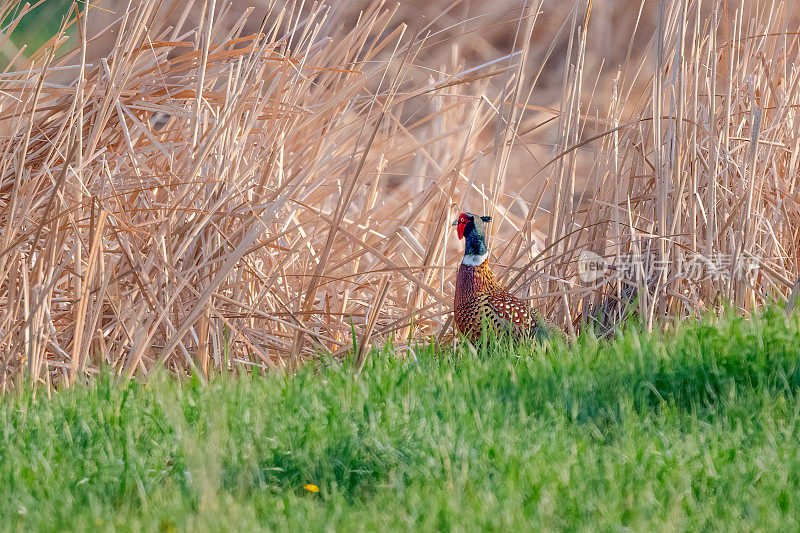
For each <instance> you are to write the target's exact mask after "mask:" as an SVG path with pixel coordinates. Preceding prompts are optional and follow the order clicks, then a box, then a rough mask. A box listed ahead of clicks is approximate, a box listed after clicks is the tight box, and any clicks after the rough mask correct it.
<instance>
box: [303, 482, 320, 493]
mask: <svg viewBox="0 0 800 533" xmlns="http://www.w3.org/2000/svg"><path fill="white" fill-rule="evenodd" d="M303 488H304V489H306V490H307V491H308V492H319V487H317V486H316V485H312V484H310V483H306V484H305V485H303Z"/></svg>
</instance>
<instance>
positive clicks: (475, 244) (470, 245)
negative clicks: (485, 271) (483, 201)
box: [453, 213, 492, 266]
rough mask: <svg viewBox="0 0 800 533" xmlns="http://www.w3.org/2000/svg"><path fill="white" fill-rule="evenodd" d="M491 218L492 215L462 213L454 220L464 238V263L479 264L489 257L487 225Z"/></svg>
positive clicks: (460, 236) (459, 234)
mask: <svg viewBox="0 0 800 533" xmlns="http://www.w3.org/2000/svg"><path fill="white" fill-rule="evenodd" d="M491 220H492V217H488V216H483V217H482V216H478V215H473V214H472V213H461V215H459V217H458V220H456V221H455V222H453V225H454V226H457V231H458V238H459V239H464V259H463V260H462V261H461V263H462V264H464V265H468V266H478V265H481V264H482V263H483V262H484V261H486V258H487V257H489V248H488V247H487V246H486V226H487V224H489V222H491Z"/></svg>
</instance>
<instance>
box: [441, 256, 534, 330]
mask: <svg viewBox="0 0 800 533" xmlns="http://www.w3.org/2000/svg"><path fill="white" fill-rule="evenodd" d="M453 311H454V315H455V321H456V328H457V329H458V331H460V332H461V333H463V334H464V335H466V336H467V337H469V338H470V339H471V340H473V341H475V340H477V339H478V338H479V337H480V335H481V332H482V328H483V326H482V322H483V321H484V320H485V321H486V325H487V326H488V327H492V328H494V329H495V330H504V329H510V330H511V332H512V333H513V334H514V335H515V336H522V335H527V334H529V333H530V332H531V330H532V328H534V327H535V326H536V322H535V320H534V319H533V316H532V313H531V311H530V309H529V308H528V306H527V305H526V304H525V302H523V301H522V300H520V299H519V298H515V297H514V296H512V295H511V294H509V293H508V291H506V290H505V289H504V288H503V287H502V286H501V285H500V284H499V283H498V282H497V280H496V279H495V277H494V275H493V274H492V270H491V269H490V268H489V261H488V260H487V261H484V262H483V263H482V264H481V265H479V266H469V265H465V264H463V263H462V264H461V266H460V267H459V269H458V276H457V278H456V294H455V302H454V306H453Z"/></svg>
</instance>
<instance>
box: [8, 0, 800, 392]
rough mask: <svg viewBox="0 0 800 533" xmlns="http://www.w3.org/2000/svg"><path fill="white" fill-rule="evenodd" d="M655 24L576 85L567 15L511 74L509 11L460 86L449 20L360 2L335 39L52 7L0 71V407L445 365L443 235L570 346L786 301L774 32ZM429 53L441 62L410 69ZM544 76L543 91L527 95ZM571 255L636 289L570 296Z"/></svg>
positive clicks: (281, 13)
mask: <svg viewBox="0 0 800 533" xmlns="http://www.w3.org/2000/svg"><path fill="white" fill-rule="evenodd" d="M453 4H454V5H457V4H459V2H454V3H453ZM665 4H669V5H668V6H665V7H664V9H663V10H661V11H660V12H659V13H658V16H657V20H656V27H655V31H654V32H653V34H652V38H651V40H650V42H649V43H647V44H646V45H645V47H646V50H647V53H643V54H631V53H630V49H629V50H628V53H627V54H626V55H625V58H626V59H625V62H624V63H623V64H622V66H621V67H620V68H619V70H611V71H610V74H609V68H608V67H607V66H606V67H604V68H603V69H601V71H602V77H601V72H598V71H590V70H589V69H588V68H587V66H586V65H587V50H590V49H591V47H592V43H591V42H588V38H587V35H589V34H590V33H589V32H587V31H586V29H587V27H590V26H591V24H592V21H593V17H596V15H595V14H593V13H592V11H591V8H590V9H581V7H580V6H576V7H575V8H574V9H573V10H572V11H571V12H569V13H567V14H566V16H565V18H564V19H563V20H562V21H561V27H560V30H559V32H558V34H557V36H556V37H554V41H553V43H554V44H553V45H552V46H550V47H549V48H548V49H546V50H545V52H544V53H542V51H541V50H536V53H535V54H534V51H533V49H532V44H531V43H532V42H535V40H534V39H533V38H532V37H533V36H534V34H535V32H536V31H537V24H539V23H540V22H541V21H540V17H543V16H545V15H543V14H541V13H542V12H541V10H540V7H542V6H540V5H538V4H536V3H533V4H532V5H529V6H526V7H525V8H524V9H517V10H516V11H513V10H508V11H507V12H508V13H509V14H510V15H509V16H507V17H505V18H504V20H503V22H502V23H503V24H504V28H505V29H506V32H507V34H508V35H509V36H510V37H509V38H508V42H509V43H510V44H509V48H508V49H507V50H505V51H503V52H499V51H497V50H495V51H494V52H496V53H495V54H494V56H493V57H490V58H484V59H485V60H484V61H481V62H478V63H477V64H475V62H474V61H473V62H472V63H471V64H470V65H469V66H465V65H463V64H462V62H460V60H459V57H458V53H457V52H458V49H459V48H458V46H454V43H455V44H456V45H457V44H458V42H459V39H460V38H461V39H469V35H470V34H471V33H472V31H464V32H458V31H456V32H453V28H454V27H455V26H457V25H460V24H462V23H461V22H458V21H456V22H447V24H446V27H445V28H444V29H442V28H441V25H442V24H443V22H442V20H443V19H442V20H439V19H437V18H434V19H432V20H428V21H423V22H421V23H417V24H415V25H408V26H407V25H405V24H403V23H402V22H400V21H399V20H398V18H397V16H396V13H394V10H395V9H396V8H392V7H389V8H387V7H386V6H384V5H375V4H373V5H371V6H369V7H368V8H367V9H365V10H364V11H363V12H361V13H360V14H359V15H358V16H357V17H352V22H350V19H346V20H348V25H347V26H346V29H344V30H343V29H342V28H341V24H333V23H332V21H338V22H339V23H341V21H342V20H343V19H342V18H341V17H333V15H332V13H331V12H330V11H329V10H328V9H327V8H326V7H325V6H323V5H313V6H311V7H309V6H302V5H301V4H300V3H299V2H298V3H297V4H294V3H291V2H289V3H284V2H271V3H270V5H269V6H268V7H267V9H266V13H264V12H263V11H259V12H253V11H252V10H244V11H241V10H235V9H232V8H231V5H232V4H229V3H224V2H214V1H213V0H209V1H183V2H177V1H172V2H159V1H155V0H143V1H142V2H133V3H131V4H130V5H129V6H128V5H123V6H121V7H120V8H119V9H118V10H117V11H116V15H115V18H114V20H112V21H111V25H109V26H105V27H96V25H95V24H92V20H93V16H95V13H96V8H90V9H89V11H88V13H87V12H85V11H83V10H82V7H80V9H78V10H76V9H75V7H73V9H72V10H71V12H70V14H69V16H68V17H67V18H66V19H65V24H64V28H63V29H62V32H61V33H59V34H58V35H56V36H55V37H53V39H51V40H50V41H49V42H48V43H47V44H46V45H45V46H44V47H43V48H42V49H40V50H39V51H37V52H35V53H33V54H32V55H31V56H30V58H28V59H25V58H23V57H22V56H20V57H19V58H17V60H16V61H14V62H12V66H10V67H9V68H7V69H6V71H5V72H4V73H2V74H1V75H0V153H2V159H0V209H1V210H0V226H2V228H3V237H2V248H1V249H0V309H2V313H0V388H2V390H8V389H9V388H10V387H13V386H14V385H15V384H16V383H18V382H19V381H20V380H21V379H24V378H25V377H28V378H30V379H32V380H35V381H37V382H41V383H44V384H45V385H47V386H48V387H49V386H51V385H57V384H62V385H69V384H72V383H74V382H75V381H79V380H83V379H86V378H87V377H89V376H91V375H92V374H94V373H96V372H98V370H99V368H100V367H102V366H110V367H112V368H113V369H114V370H115V371H116V372H118V373H119V374H120V375H121V376H126V377H132V376H137V375H138V376H146V375H147V374H148V373H149V372H150V371H151V370H152V369H153V368H155V367H158V366H160V365H166V366H167V367H168V368H169V369H171V370H172V371H174V372H175V373H177V374H184V373H187V372H196V373H197V374H198V375H200V376H204V375H207V374H208V372H209V371H211V370H215V369H216V370H232V371H242V370H244V369H258V370H259V371H269V370H283V369H289V370H291V369H292V368H296V367H297V366H298V365H300V364H302V363H303V362H304V361H307V360H309V359H313V358H316V357H320V356H321V355H322V356H326V357H330V356H331V355H332V356H333V357H340V356H342V355H344V354H346V353H347V352H348V351H350V350H352V349H353V347H354V345H355V346H356V348H357V350H360V351H361V356H362V357H363V355H364V350H365V349H366V347H367V346H369V344H370V342H374V341H376V340H378V341H381V342H382V341H384V340H385V339H387V338H389V337H392V338H394V339H395V342H394V344H395V346H396V347H397V350H398V353H401V354H402V353H408V352H409V351H410V350H411V346H413V345H412V344H409V347H408V348H407V349H402V348H401V346H402V345H404V344H405V343H406V342H409V343H410V342H411V341H417V340H424V339H430V338H436V339H438V340H439V341H443V340H446V339H448V338H451V335H452V329H451V328H450V323H451V320H450V308H451V301H452V300H451V299H452V291H453V273H454V270H455V267H456V266H457V264H458V261H459V248H458V243H457V242H455V238H454V236H453V234H452V232H451V231H450V224H449V223H450V222H451V220H452V218H453V217H454V216H455V215H456V214H457V213H458V212H459V211H460V210H470V211H473V212H479V211H480V212H483V213H486V214H491V215H493V216H494V222H493V225H492V243H493V248H494V250H495V253H494V256H493V258H492V260H493V261H494V262H495V263H496V264H497V267H496V272H497V273H499V274H500V275H501V279H502V281H503V282H504V283H507V284H509V285H510V286H511V287H512V288H513V289H514V291H515V292H516V293H517V294H518V295H520V296H526V297H530V298H531V299H532V305H534V306H535V307H536V308H537V310H538V311H540V312H541V313H543V314H544V315H546V316H547V317H548V318H549V319H550V320H551V321H552V322H553V323H554V324H557V325H559V326H561V327H563V328H564V329H565V330H567V331H568V332H570V333H571V334H574V333H576V332H577V331H578V330H579V329H580V327H581V326H582V325H583V324H586V323H587V322H588V323H591V321H592V320H594V319H597V315H598V313H597V310H598V309H611V310H613V309H616V311H609V313H611V312H614V313H617V314H620V313H621V312H620V311H619V309H620V308H621V306H619V305H612V303H613V301H614V299H615V298H619V297H620V295H626V296H625V297H626V299H627V300H630V302H632V305H633V306H635V308H636V310H637V311H638V312H639V314H640V315H641V316H642V317H643V318H644V319H645V321H646V323H647V324H648V325H649V326H651V327H652V326H653V325H654V324H658V323H662V322H663V320H664V319H666V318H668V317H686V316H691V315H694V314H696V313H698V312H702V311H705V310H708V309H715V308H716V306H718V305H719V303H720V302H723V301H727V300H732V301H734V302H735V303H736V305H737V306H738V307H739V308H740V309H741V310H742V311H744V312H748V311H750V310H752V309H753V308H754V307H756V306H758V305H760V304H761V303H762V302H764V301H766V300H768V299H771V298H785V297H786V294H787V293H788V289H789V288H790V287H791V286H792V284H793V282H794V278H795V276H796V272H797V259H798V250H797V230H798V227H800V209H798V199H797V198H796V195H795V185H796V179H797V168H798V154H799V153H800V148H798V143H799V142H800V135H799V133H800V126H798V117H797V116H796V113H797V109H798V104H800V99H799V98H798V89H797V86H798V77H799V76H800V68H799V67H800V65H798V36H797V35H796V33H794V32H793V31H791V28H792V26H791V25H790V21H791V20H792V17H794V16H795V15H796V13H794V12H793V11H791V8H787V7H786V6H785V4H780V5H774V4H771V3H768V2H755V1H753V2H751V3H745V4H747V5H746V6H745V7H744V8H741V9H739V10H737V11H734V10H731V11H730V12H729V11H728V10H727V9H726V8H727V4H720V5H719V6H716V5H715V6H711V7H712V8H711V9H709V8H708V6H703V5H700V6H699V7H698V6H697V5H696V4H695V3H685V2H672V3H665ZM79 6H80V5H79ZM18 7H19V6H18V5H17V3H16V2H9V1H7V2H6V3H5V4H4V5H2V6H0V8H2V9H5V13H4V15H5V16H6V18H8V14H9V13H15V12H16V11H15V9H17V8H18ZM545 7H546V6H545ZM585 7H586V6H584V8H585ZM594 9H598V8H597V7H595V8H594ZM23 12H24V8H23ZM545 12H546V9H545ZM334 13H336V12H334ZM453 13H455V11H453V10H452V9H449V10H443V15H442V16H443V17H445V15H446V16H449V17H452V16H453ZM190 15H191V16H190ZM105 16H108V15H107V14H106V15H105ZM11 18H13V17H11ZM195 20H196V23H195V22H193V21H195ZM187 21H192V22H191V23H189V22H187ZM254 21H255V23H254ZM637 21H638V19H637ZM480 23H481V18H480V17H478V18H476V19H475V20H472V21H469V24H472V25H473V26H474V25H475V24H480ZM463 24H465V25H466V24H467V22H464V23H463ZM636 24H638V22H637V23H636ZM13 27H14V22H12V23H11V25H10V26H8V27H6V28H3V38H8V37H9V36H13V29H14V28H13ZM254 28H255V29H254ZM68 29H69V31H71V35H72V36H73V37H71V38H69V39H68V38H67V37H66V34H65V33H64V32H65V31H67V30H68ZM245 30H246V31H245ZM445 30H447V31H449V32H450V33H451V34H452V33H455V35H450V34H448V37H447V38H443V37H442V35H444V34H445V33H447V32H446V31H445ZM628 31H629V32H630V35H631V36H632V37H631V40H630V42H631V43H633V42H639V41H640V40H641V33H642V31H641V29H640V28H638V27H632V28H628ZM459 35H462V37H459ZM634 36H637V37H636V38H637V39H638V40H639V41H634ZM109 38H112V39H113V41H114V45H113V46H112V47H110V52H109V53H108V54H107V55H101V56H100V57H97V56H96V54H94V53H93V49H92V46H93V44H94V43H97V42H100V41H101V40H102V39H109ZM558 39H560V40H559V41H557V40H558ZM556 42H563V43H566V47H562V46H556V45H555V43H556ZM17 45H19V43H17ZM431 46H436V47H447V48H448V49H449V50H451V60H450V62H449V63H447V64H435V65H432V64H427V63H426V59H425V58H429V57H431V55H430V50H429V47H431ZM638 46H639V45H637V47H638ZM22 52H24V49H23V50H22ZM559 54H560V55H559ZM436 57H437V58H441V57H442V55H441V54H439V55H437V56H436ZM592 57H594V58H595V59H596V57H597V52H596V51H595V52H594V54H593V55H592ZM553 62H559V63H560V64H561V65H562V68H560V69H557V72H560V73H561V74H562V75H561V79H560V81H561V88H560V90H559V91H557V92H556V93H555V94H556V97H555V99H554V98H553V97H552V96H551V97H548V98H549V100H546V101H540V100H537V87H538V86H539V84H540V78H541V76H542V73H543V72H545V73H547V72H550V71H549V70H548V69H549V68H550V65H552V64H553ZM591 63H592V65H595V66H597V65H598V62H597V61H592V62H591ZM601 66H602V65H601ZM593 68H594V67H593ZM596 68H597V69H600V66H597V67H596ZM598 82H600V85H601V86H602V87H601V89H598ZM547 86H548V90H547V92H548V93H552V92H553V91H552V87H553V83H552V80H550V82H549V83H548V84H547ZM609 87H610V88H609ZM634 87H636V88H637V90H635V91H634V90H633V88H634ZM642 87H644V88H645V92H642V90H641V88H642ZM598 90H600V92H602V94H598V93H597V91H598ZM606 93H608V94H606ZM653 117H656V118H657V120H653ZM643 249H646V250H648V254H647V255H648V256H649V255H652V256H653V259H654V261H640V259H641V257H642V255H643V254H642V253H641V252H642V250H643ZM585 250H592V251H594V252H596V253H598V254H599V255H601V256H603V257H606V258H607V259H608V261H609V263H614V264H615V265H617V266H619V265H620V264H621V263H622V262H624V261H628V260H629V259H630V258H634V259H636V261H635V268H633V269H632V272H633V273H634V274H633V275H632V276H627V277H626V276H615V275H611V274H608V275H606V276H605V277H602V278H600V279H599V280H596V282H594V283H590V284H587V283H582V282H581V281H580V280H579V278H578V276H577V272H578V257H579V256H580V254H581V252H583V251H585ZM720 258H724V259H725V261H724V262H723V263H724V264H723V266H722V267H719V264H720ZM687 261H694V262H697V261H700V262H701V263H702V262H703V261H705V263H703V264H705V265H707V266H708V265H711V266H712V267H714V266H715V265H716V267H715V268H716V269H714V268H706V269H700V274H701V275H698V274H697V272H698V269H696V268H695V269H694V270H693V271H691V272H690V271H689V270H687V269H686V268H685V264H686V262H687ZM743 261H744V263H746V264H747V265H752V264H753V262H755V263H756V264H757V266H758V268H751V269H744V270H743V269H742V268H740V267H741V265H742V264H744V263H743ZM645 263H646V264H648V265H649V264H653V263H655V264H658V265H661V266H662V268H660V270H659V272H658V276H656V278H657V279H656V280H655V282H653V279H654V278H653V276H652V272H649V271H646V270H647V269H645V268H642V267H641V265H645ZM637 265H639V266H637ZM717 267H718V268H717ZM726 268H727V270H725V269H726ZM617 271H618V270H609V272H610V273H613V272H617ZM687 272H688V274H687ZM743 272H744V273H743ZM726 273H727V274H729V275H725V274H726ZM645 280H647V281H645ZM645 283H646V284H647V285H648V287H649V289H648V290H647V291H642V290H638V291H637V290H635V288H636V287H637V285H638V286H643V285H644V284H645ZM632 287H633V288H632ZM631 294H636V295H637V297H635V298H630V295H631ZM601 314H602V313H601ZM590 317H594V318H590ZM615 320H616V319H615V318H614V317H609V316H601V317H600V319H599V320H598V321H599V322H601V323H603V324H605V325H606V326H608V324H612V325H613V323H614V322H615ZM326 354H327V355H326Z"/></svg>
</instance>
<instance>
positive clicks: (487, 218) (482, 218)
mask: <svg viewBox="0 0 800 533" xmlns="http://www.w3.org/2000/svg"><path fill="white" fill-rule="evenodd" d="M481 220H483V221H484V222H486V223H487V224H488V223H489V222H491V221H492V217H481Z"/></svg>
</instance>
